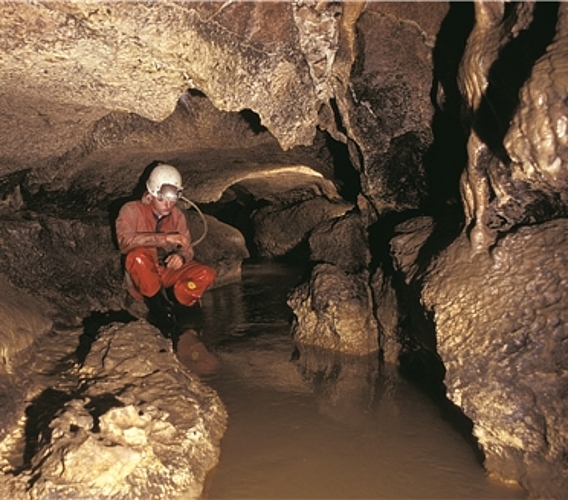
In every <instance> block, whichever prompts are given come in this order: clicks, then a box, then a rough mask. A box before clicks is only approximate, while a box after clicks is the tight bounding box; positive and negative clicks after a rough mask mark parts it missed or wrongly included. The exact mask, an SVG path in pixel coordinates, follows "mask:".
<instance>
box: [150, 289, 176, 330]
mask: <svg viewBox="0 0 568 500" xmlns="http://www.w3.org/2000/svg"><path fill="white" fill-rule="evenodd" d="M146 305H147V306H148V317H147V320H148V323H150V324H152V325H154V326H155V327H156V328H158V329H159V330H160V331H161V332H162V334H163V335H164V337H166V338H170V337H171V336H172V335H173V333H174V331H175V329H176V318H175V315H174V312H173V304H172V303H171V302H170V301H169V300H168V298H167V296H166V294H165V293H164V291H163V290H160V291H159V292H158V293H157V294H156V295H154V296H153V297H147V298H146Z"/></svg>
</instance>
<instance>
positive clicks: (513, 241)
mask: <svg viewBox="0 0 568 500" xmlns="http://www.w3.org/2000/svg"><path fill="white" fill-rule="evenodd" d="M567 239H568V220H566V219H558V220H554V221H551V222H547V223H544V224H541V225H535V226H528V227H523V228H521V229H519V230H518V231H516V232H515V233H513V234H509V235H507V236H506V237H504V238H503V239H502V240H501V241H500V242H499V243H498V244H497V246H496V248H495V249H494V252H493V258H491V257H490V256H488V255H486V254H478V255H475V256H471V254H470V252H469V251H468V242H467V239H466V238H465V237H463V236H462V237H460V238H459V239H458V240H456V241H455V242H454V243H453V244H452V245H450V246H449V247H448V248H447V249H446V250H445V251H444V252H443V253H442V254H441V255H440V256H439V257H438V258H437V259H436V262H435V264H434V265H433V266H432V268H431V269H430V270H429V271H428V274H427V277H426V279H425V285H424V289H423V299H424V302H425V305H426V306H427V308H428V309H430V310H432V311H433V312H434V318H433V321H434V323H435V326H436V333H437V335H436V340H437V349H438V353H439V354H440V356H441V358H442V360H443V362H444V366H445V369H446V375H445V378H444V383H445V385H446V388H447V395H448V397H449V398H450V400H451V401H453V402H454V403H455V404H456V405H457V406H459V407H460V408H462V409H463V411H464V412H465V414H466V415H467V416H469V418H471V420H472V421H473V432H474V435H475V436H476V438H477V439H478V441H479V444H480V446H481V448H482V449H483V452H484V454H485V459H486V462H485V465H486V467H487V469H488V470H489V471H491V472H492V473H495V474H496V475H498V476H500V477H501V478H503V479H506V480H515V481H518V482H519V483H520V484H521V485H523V486H524V487H525V488H526V489H527V490H528V491H531V492H533V494H535V495H537V496H538V497H541V498H563V497H564V495H565V493H566V491H567V490H568V467H567V464H566V457H565V454H566V449H567V447H568V419H567V416H568V407H567V402H566V401H567V400H566V395H567V391H568V312H567V311H568V256H567V255H566V252H565V251H564V248H566V244H567V243H568V241H567Z"/></svg>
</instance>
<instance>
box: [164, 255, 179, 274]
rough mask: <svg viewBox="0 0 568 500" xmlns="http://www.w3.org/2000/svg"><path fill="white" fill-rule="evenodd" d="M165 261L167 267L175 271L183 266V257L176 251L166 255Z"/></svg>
mask: <svg viewBox="0 0 568 500" xmlns="http://www.w3.org/2000/svg"><path fill="white" fill-rule="evenodd" d="M165 262H166V267H167V268H168V269H173V270H174V271H175V270H176V269H179V268H180V267H181V266H183V257H182V256H181V255H178V254H177V253H172V254H170V255H168V256H167V257H166V260H165Z"/></svg>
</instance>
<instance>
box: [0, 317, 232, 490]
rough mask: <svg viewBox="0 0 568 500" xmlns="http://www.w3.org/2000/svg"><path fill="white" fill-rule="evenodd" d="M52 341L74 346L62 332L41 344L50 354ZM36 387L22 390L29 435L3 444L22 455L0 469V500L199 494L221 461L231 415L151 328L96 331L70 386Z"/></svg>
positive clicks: (18, 434) (20, 433) (17, 434)
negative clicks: (27, 401)
mask: <svg viewBox="0 0 568 500" xmlns="http://www.w3.org/2000/svg"><path fill="white" fill-rule="evenodd" d="M66 333H67V336H68V337H69V336H70V332H66ZM56 342H59V351H61V350H62V349H67V348H68V347H70V346H69V345H68V339H67V340H66V339H64V338H62V335H61V333H60V334H59V338H54V339H53V340H52V341H51V342H48V343H47V345H48V347H49V344H50V343H51V350H52V351H53V352H52V353H51V355H53V354H54V353H55V351H56V350H57V346H56V344H55V343H56ZM43 350H45V348H42V349H40V350H39V353H40V354H43ZM141 353H143V358H141ZM39 366H42V365H41V363H40V365H39ZM46 379H49V377H47V376H46ZM38 389H39V388H38V387H29V388H28V398H29V399H30V404H29V407H28V409H27V415H28V418H27V421H26V425H25V430H24V429H18V428H17V429H15V430H14V431H13V432H12V433H11V434H10V436H9V439H8V440H7V441H8V442H12V443H13V444H14V445H15V446H14V447H15V448H16V449H19V448H22V449H23V457H22V456H20V458H19V463H18V462H16V461H15V462H13V464H9V463H6V461H5V460H4V459H2V461H1V464H0V465H1V466H2V470H3V471H4V472H5V475H4V477H3V480H2V481H0V494H1V495H2V497H3V498H14V499H30V498H31V499H45V498H53V497H56V498H61V499H77V498H117V499H118V498H120V499H127V498H132V499H135V498H142V497H143V498H179V497H182V498H199V496H200V495H201V493H202V490H203V484H204V481H205V476H206V474H207V472H208V471H209V470H210V469H212V468H213V467H214V466H215V465H216V464H217V461H218V459H219V443H220V439H221V437H222V435H223V433H224V432H225V428H226V424H227V414H226V412H225V408H224V406H223V404H222V402H221V401H220V400H219V397H218V395H217V394H216V393H215V392H214V391H213V390H212V389H211V388H209V387H207V386H206V385H204V384H203V383H202V382H201V381H200V380H199V378H198V376H197V375H195V374H193V373H191V372H190V371H189V370H188V369H187V368H186V367H184V366H183V365H182V364H181V363H180V362H179V361H177V359H176V358H175V356H174V355H173V353H172V347H171V343H169V342H168V341H167V340H166V339H164V338H163V336H162V335H161V334H160V333H159V332H158V331H157V330H156V329H155V328H154V327H153V326H151V325H149V324H148V323H146V322H145V321H139V322H131V323H129V324H121V323H113V324H110V325H108V326H106V327H104V328H102V329H101V331H100V332H99V334H98V336H97V338H96V339H94V341H93V343H92V345H91V346H90V349H89V351H88V353H87V354H86V356H85V359H83V360H81V361H80V362H79V363H78V364H77V365H76V366H75V367H74V369H73V370H72V371H71V372H69V373H68V374H67V380H65V379H64V377H63V376H62V378H61V379H60V380H59V383H58V386H56V387H45V388H44V389H43V390H42V391H41V392H40V393H37V394H35V395H34V391H35V392H37V390H38ZM32 396H33V397H32ZM24 441H25V443H24ZM18 443H19V444H18ZM24 444H25V446H24ZM3 451H6V449H4V450H3ZM9 451H11V453H12V456H15V452H14V450H9ZM13 460H14V459H13Z"/></svg>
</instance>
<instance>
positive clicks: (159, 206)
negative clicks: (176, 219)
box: [152, 196, 177, 217]
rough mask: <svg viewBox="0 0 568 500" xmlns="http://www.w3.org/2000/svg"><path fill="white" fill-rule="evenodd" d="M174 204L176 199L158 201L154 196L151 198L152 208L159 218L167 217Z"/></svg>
mask: <svg viewBox="0 0 568 500" xmlns="http://www.w3.org/2000/svg"><path fill="white" fill-rule="evenodd" d="M176 202H177V199H171V198H163V199H162V200H160V199H158V198H156V197H155V196H152V208H153V209H154V212H155V213H156V214H157V215H159V216H160V217H163V216H165V215H169V214H170V213H171V211H172V208H174V205H175V204H176Z"/></svg>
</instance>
